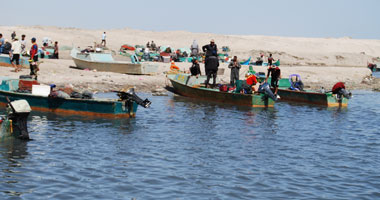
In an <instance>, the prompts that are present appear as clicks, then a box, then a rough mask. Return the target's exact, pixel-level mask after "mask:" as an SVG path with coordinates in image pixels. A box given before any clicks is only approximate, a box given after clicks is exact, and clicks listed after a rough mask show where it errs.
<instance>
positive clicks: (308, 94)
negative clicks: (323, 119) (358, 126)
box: [260, 74, 348, 107]
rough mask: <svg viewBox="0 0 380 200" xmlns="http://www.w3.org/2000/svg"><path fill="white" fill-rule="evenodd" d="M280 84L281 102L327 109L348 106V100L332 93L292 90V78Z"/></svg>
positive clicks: (283, 79)
mask: <svg viewBox="0 0 380 200" xmlns="http://www.w3.org/2000/svg"><path fill="white" fill-rule="evenodd" d="M293 75H295V74H293ZM290 76H292V75H290ZM298 76H299V75H298ZM260 80H261V81H264V80H265V78H261V79H260ZM270 82H271V78H268V83H270ZM278 83H279V89H278V95H280V99H279V100H280V101H289V102H299V103H306V104H313V105H321V106H327V107H347V104H348V99H347V98H345V97H343V98H337V96H336V95H334V94H332V92H323V93H322V92H317V91H313V90H303V91H299V90H291V89H290V87H291V83H290V78H289V79H286V78H282V79H280V80H279V82H278Z"/></svg>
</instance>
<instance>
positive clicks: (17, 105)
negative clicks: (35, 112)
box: [8, 100, 32, 140]
mask: <svg viewBox="0 0 380 200" xmlns="http://www.w3.org/2000/svg"><path fill="white" fill-rule="evenodd" d="M8 106H9V108H10V109H8V119H9V120H12V128H13V131H14V133H13V134H17V135H18V138H19V139H22V140H29V139H30V138H29V132H28V126H27V119H28V116H29V113H30V111H31V110H32V109H31V108H30V106H29V104H28V102H27V101H26V100H16V101H12V102H10V101H8Z"/></svg>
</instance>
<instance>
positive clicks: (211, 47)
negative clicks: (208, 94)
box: [202, 39, 219, 88]
mask: <svg viewBox="0 0 380 200" xmlns="http://www.w3.org/2000/svg"><path fill="white" fill-rule="evenodd" d="M202 50H203V52H205V53H206V58H205V71H206V75H207V79H206V82H205V86H206V88H207V87H208V84H209V81H210V78H211V77H212V78H213V87H215V85H216V75H217V72H218V67H219V60H218V48H217V46H216V44H215V41H214V40H213V39H212V40H211V41H210V44H207V45H205V46H203V47H202Z"/></svg>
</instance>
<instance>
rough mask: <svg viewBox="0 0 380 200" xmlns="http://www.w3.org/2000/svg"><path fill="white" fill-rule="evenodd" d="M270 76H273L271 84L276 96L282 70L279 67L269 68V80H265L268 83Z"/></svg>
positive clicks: (272, 66)
mask: <svg viewBox="0 0 380 200" xmlns="http://www.w3.org/2000/svg"><path fill="white" fill-rule="evenodd" d="M269 75H271V83H270V84H271V86H272V87H273V88H274V95H275V96H276V95H277V92H278V81H279V80H280V78H281V70H280V68H279V67H278V66H274V65H271V66H269V68H268V74H267V78H266V79H265V82H267V81H268V78H269ZM277 98H279V96H278V95H277Z"/></svg>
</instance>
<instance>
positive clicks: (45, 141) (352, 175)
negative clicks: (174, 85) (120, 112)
mask: <svg viewBox="0 0 380 200" xmlns="http://www.w3.org/2000/svg"><path fill="white" fill-rule="evenodd" d="M353 94H354V98H353V99H352V100H351V101H350V102H349V106H348V108H343V109H338V108H325V107H318V106H308V105H298V104H291V103H281V102H280V103H277V104H276V105H275V107H274V108H269V109H251V108H246V107H236V106H225V105H221V104H214V103H202V102H198V101H196V100H191V99H188V98H185V97H179V96H173V95H169V96H149V95H148V94H141V95H142V96H144V97H148V98H149V99H150V100H151V101H152V102H153V103H152V107H151V108H149V109H144V108H142V107H140V108H139V111H138V113H137V117H136V118H135V119H117V120H106V119H84V118H83V117H76V116H71V117H68V116H61V115H55V114H47V113H38V112H32V113H31V116H30V118H29V119H30V120H29V122H28V123H29V124H28V127H29V130H30V132H31V137H32V138H33V139H34V140H33V141H29V142H22V141H19V140H12V139H10V140H7V141H3V142H1V143H0V199H92V200H93V199H132V198H136V199H379V198H380V171H379V167H380V137H379V136H380V131H379V128H378V127H379V122H380V117H379V114H380V100H379V98H380V93H379V92H372V91H353Z"/></svg>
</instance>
